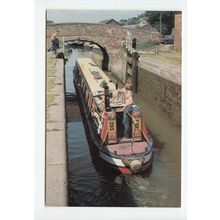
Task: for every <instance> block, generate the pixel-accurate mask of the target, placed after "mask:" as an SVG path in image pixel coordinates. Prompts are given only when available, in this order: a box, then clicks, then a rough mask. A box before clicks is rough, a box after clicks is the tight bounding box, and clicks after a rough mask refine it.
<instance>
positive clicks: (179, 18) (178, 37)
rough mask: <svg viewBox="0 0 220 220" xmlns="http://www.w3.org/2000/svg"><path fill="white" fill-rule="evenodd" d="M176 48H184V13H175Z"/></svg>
mask: <svg viewBox="0 0 220 220" xmlns="http://www.w3.org/2000/svg"><path fill="white" fill-rule="evenodd" d="M174 48H175V49H181V48H182V12H176V13H175V23H174Z"/></svg>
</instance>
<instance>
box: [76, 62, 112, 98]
mask: <svg viewBox="0 0 220 220" xmlns="http://www.w3.org/2000/svg"><path fill="white" fill-rule="evenodd" d="M76 62H77V64H78V66H79V67H80V69H81V71H82V74H83V75H84V77H85V79H86V81H87V83H88V86H89V88H90V91H91V92H92V94H93V96H94V95H99V94H102V93H103V92H104V89H103V83H104V81H105V82H106V83H107V85H108V87H109V90H111V91H113V90H116V85H115V84H114V83H113V82H112V81H111V80H110V78H109V77H108V76H107V75H106V74H105V72H104V71H103V70H101V69H100V68H99V66H98V65H97V64H96V63H95V62H94V61H93V60H92V59H91V58H78V59H77V60H76Z"/></svg>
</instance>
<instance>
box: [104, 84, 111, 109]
mask: <svg viewBox="0 0 220 220" xmlns="http://www.w3.org/2000/svg"><path fill="white" fill-rule="evenodd" d="M104 95H105V110H106V111H107V112H109V111H110V101H109V87H108V85H107V83H106V84H105V85H104Z"/></svg>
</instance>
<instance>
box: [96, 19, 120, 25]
mask: <svg viewBox="0 0 220 220" xmlns="http://www.w3.org/2000/svg"><path fill="white" fill-rule="evenodd" d="M112 21H113V22H116V23H117V24H118V25H121V24H120V23H119V22H118V21H116V20H115V19H113V18H111V19H106V20H103V21H100V22H99V23H100V24H109V23H111V22H112Z"/></svg>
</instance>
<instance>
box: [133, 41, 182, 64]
mask: <svg viewBox="0 0 220 220" xmlns="http://www.w3.org/2000/svg"><path fill="white" fill-rule="evenodd" d="M155 49H157V51H158V52H157V53H155ZM137 50H138V51H141V52H144V53H145V54H144V56H148V57H151V58H155V59H157V60H160V61H164V62H166V63H171V64H175V65H181V60H182V52H181V50H176V49H174V48H173V46H172V45H161V44H160V43H159V42H153V41H146V42H144V43H139V44H137Z"/></svg>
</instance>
